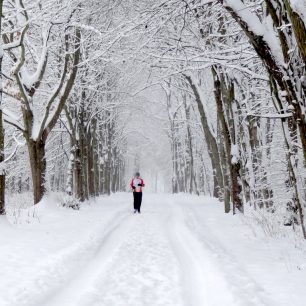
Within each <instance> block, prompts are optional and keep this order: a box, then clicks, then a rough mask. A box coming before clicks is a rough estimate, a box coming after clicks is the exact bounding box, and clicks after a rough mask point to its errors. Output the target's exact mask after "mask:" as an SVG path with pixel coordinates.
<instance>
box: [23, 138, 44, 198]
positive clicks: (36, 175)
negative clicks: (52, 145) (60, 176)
mask: <svg viewBox="0 0 306 306" xmlns="http://www.w3.org/2000/svg"><path fill="white" fill-rule="evenodd" d="M27 145H28V151H29V155H30V165H31V172H32V180H33V196H34V204H37V203H39V202H40V201H41V199H42V197H43V196H44V194H45V191H46V188H45V176H46V159H45V146H46V143H45V141H44V140H42V139H41V140H38V141H33V140H32V139H28V141H27Z"/></svg>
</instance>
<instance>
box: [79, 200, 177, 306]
mask: <svg viewBox="0 0 306 306" xmlns="http://www.w3.org/2000/svg"><path fill="white" fill-rule="evenodd" d="M146 201H148V203H147V204H146V205H145V206H146V209H145V212H144V213H143V214H141V215H135V216H133V217H132V219H133V226H132V228H131V229H130V231H129V235H128V238H127V239H126V240H125V242H124V243H123V244H121V246H120V248H118V249H117V250H116V254H115V255H114V257H113V260H112V263H111V265H109V266H108V269H107V270H106V271H104V272H103V274H101V273H100V276H99V277H98V278H97V279H96V280H95V283H94V287H93V288H92V290H88V291H87V292H86V293H85V294H83V296H82V298H81V300H80V301H79V303H78V304H77V305H74V306H93V305H95V306H96V305H97V306H98V305H99V306H110V305H114V306H183V304H182V296H181V292H182V288H181V287H180V285H181V284H180V278H179V276H180V270H179V263H178V261H177V259H176V257H175V255H174V254H173V250H172V248H171V246H170V243H169V238H168V235H167V234H166V231H165V228H166V225H165V224H166V220H167V217H168V210H166V211H165V210H164V206H163V205H160V204H159V203H156V202H153V199H152V198H151V197H150V198H149V197H148V198H146ZM161 212H163V214H162V215H161Z"/></svg>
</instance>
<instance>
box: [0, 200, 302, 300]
mask: <svg viewBox="0 0 306 306" xmlns="http://www.w3.org/2000/svg"><path fill="white" fill-rule="evenodd" d="M37 214H38V216H40V217H39V222H37V223H34V224H33V223H32V224H30V225H28V224H27V225H19V226H17V227H12V226H9V225H8V224H7V223H6V222H5V221H4V220H1V223H0V230H1V232H2V233H3V232H4V233H7V235H6V236H5V238H3V237H2V238H1V239H0V240H1V241H0V243H1V245H4V248H3V249H1V255H0V260H1V267H4V268H3V269H2V273H1V279H0V306H22V305H24V306H129V305H130V306H146V305H148V306H149V305H150V306H155V305H156V306H157V305H160V306H167V305H169V306H180V305H185V306H202V305H203V306H204V305H206V306H213V305H215V306H223V305H227V306H232V305H235V306H236V305H237V306H240V305H241V306H244V305H245V306H253V305H254V306H255V305H256V306H257V305H258V306H260V305H267V306H274V305H275V306H276V305H278V306H282V305H286V306H287V305H295V306H299V305H301V306H302V305H305V304H306V297H305V296H304V298H303V291H304V288H303V283H304V284H305V280H306V277H305V275H304V274H305V273H304V272H305V271H301V270H298V269H291V270H290V269H289V270H290V271H289V270H288V264H287V263H288V257H286V258H284V259H283V261H282V260H281V255H280V254H282V251H283V248H285V246H282V244H280V243H275V244H271V242H269V241H262V237H258V236H257V237H256V236H254V234H253V233H252V230H251V229H250V228H249V227H248V226H247V225H245V224H243V222H241V220H237V218H239V217H238V216H237V217H232V216H226V215H224V214H223V212H222V207H221V204H220V203H217V202H216V200H214V199H210V198H205V197H195V196H188V195H179V196H172V195H167V194H163V195H155V194H145V195H144V201H143V213H142V214H141V215H138V214H137V215H134V214H132V210H131V194H116V195H113V196H112V197H111V198H101V199H99V200H98V201H97V202H96V203H94V204H93V205H92V206H87V207H83V208H82V209H81V210H80V211H71V210H67V209H60V208H57V207H56V206H55V205H54V203H50V202H49V203H47V204H45V205H44V206H43V205H41V207H38V208H37ZM234 218H236V220H234ZM3 239H4V241H2V240H3ZM292 254H293V255H292ZM292 254H291V255H290V256H289V257H290V258H291V260H294V259H293V257H292V256H294V254H295V253H292Z"/></svg>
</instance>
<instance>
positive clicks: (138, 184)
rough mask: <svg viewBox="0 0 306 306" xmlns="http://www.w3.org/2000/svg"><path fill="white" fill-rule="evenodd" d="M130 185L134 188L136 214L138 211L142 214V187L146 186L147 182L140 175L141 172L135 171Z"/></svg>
mask: <svg viewBox="0 0 306 306" xmlns="http://www.w3.org/2000/svg"><path fill="white" fill-rule="evenodd" d="M130 186H131V188H132V189H133V198H134V214H136V213H137V212H138V213H139V214H140V207H141V201H142V188H143V187H144V186H145V184H144V181H143V179H142V178H141V177H140V173H139V172H136V173H135V177H134V178H133V179H132V181H131V184H130Z"/></svg>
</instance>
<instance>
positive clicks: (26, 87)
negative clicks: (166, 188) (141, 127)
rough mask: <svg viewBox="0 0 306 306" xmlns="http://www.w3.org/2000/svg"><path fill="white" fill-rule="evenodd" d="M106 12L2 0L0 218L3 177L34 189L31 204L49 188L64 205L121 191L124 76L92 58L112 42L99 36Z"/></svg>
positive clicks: (75, 4)
mask: <svg viewBox="0 0 306 306" xmlns="http://www.w3.org/2000/svg"><path fill="white" fill-rule="evenodd" d="M106 7H108V13H110V12H111V11H112V10H113V9H115V8H112V7H111V5H110V3H105V4H104V5H101V6H100V5H97V4H95V3H94V2H92V3H88V4H87V5H86V6H85V5H83V3H82V1H74V0H71V1H66V2H65V3H61V2H58V1H52V0H50V1H44V2H43V3H41V2H40V1H37V2H36V1H26V0H24V1H23V0H16V1H13V0H12V1H9V0H8V1H1V22H0V24H1V39H2V43H1V50H0V51H1V52H0V55H1V57H0V59H1V62H0V63H1V66H0V67H1V74H0V75H1V83H2V86H1V93H0V94H1V96H0V97H2V96H3V100H1V103H2V107H1V111H0V117H1V118H0V122H1V124H2V125H0V151H1V152H2V153H1V154H0V155H1V156H2V157H0V163H2V167H1V169H2V170H1V175H0V185H1V186H0V208H1V209H0V210H1V213H2V214H4V213H5V208H4V207H5V201H4V194H5V174H6V172H7V180H8V188H9V189H11V190H20V191H22V190H24V189H31V190H33V200H34V203H35V204H36V203H38V202H39V201H40V200H41V199H42V197H43V196H44V194H45V193H46V191H47V187H48V186H49V188H50V189H51V190H54V189H55V190H56V189H57V190H58V189H61V190H63V189H64V190H66V192H67V194H68V195H69V196H71V197H72V198H71V199H68V202H69V203H75V202H78V201H84V200H85V199H88V198H90V197H92V196H96V195H98V194H101V193H106V194H110V192H111V191H117V190H120V189H122V185H123V176H122V175H123V174H124V164H125V161H124V158H123V155H124V151H125V150H126V143H125V138H124V135H123V133H122V126H120V122H119V121H118V116H119V113H120V103H121V104H122V97H121V96H120V94H118V92H117V91H116V87H117V85H118V82H120V78H121V77H122V72H120V70H119V69H118V68H117V67H116V66H115V65H113V64H112V63H111V62H110V61H108V60H107V58H105V59H102V60H101V56H102V55H99V56H98V55H97V54H96V52H97V51H98V50H99V51H100V52H101V53H103V52H104V53H105V54H106V55H107V47H108V44H112V43H113V41H112V40H110V38H109V37H108V33H106V34H105V35H103V33H104V32H103V31H104V29H105V27H109V28H110V30H111V28H112V26H114V27H115V26H117V24H116V23H115V22H116V21H115V20H113V19H112V16H111V15H109V14H108V13H107V12H104V10H105V8H106ZM93 12H94V13H95V14H93ZM93 15H94V18H93V17H92V16H93ZM103 22H105V24H104V23H103ZM107 22H108V23H109V22H113V23H114V24H113V25H112V26H110V24H108V25H106V23H107ZM97 37H98V42H97ZM97 43H98V44H100V45H99V49H98V46H97ZM103 48H104V49H103ZM101 49H102V50H101ZM106 57H107V56H106ZM2 116H3V119H2ZM3 121H5V123H7V126H6V131H7V133H6V135H5V138H4V126H3ZM24 146H25V147H26V148H27V153H28V157H29V158H28V159H27V158H25V154H24V153H25V150H24ZM5 155H9V157H10V158H8V159H7V160H4V156H5ZM16 166H17V167H16ZM28 166H29V168H30V170H31V171H30V173H29V171H28ZM5 169H6V170H11V171H6V170H5ZM13 169H14V170H13ZM16 170H17V171H18V170H19V171H20V172H19V173H18V172H17V171H16ZM64 181H65V182H64ZM31 185H32V187H30V186H31ZM71 200H72V201H71ZM75 200H76V201H75ZM69 203H66V204H69ZM73 205H74V204H73Z"/></svg>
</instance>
